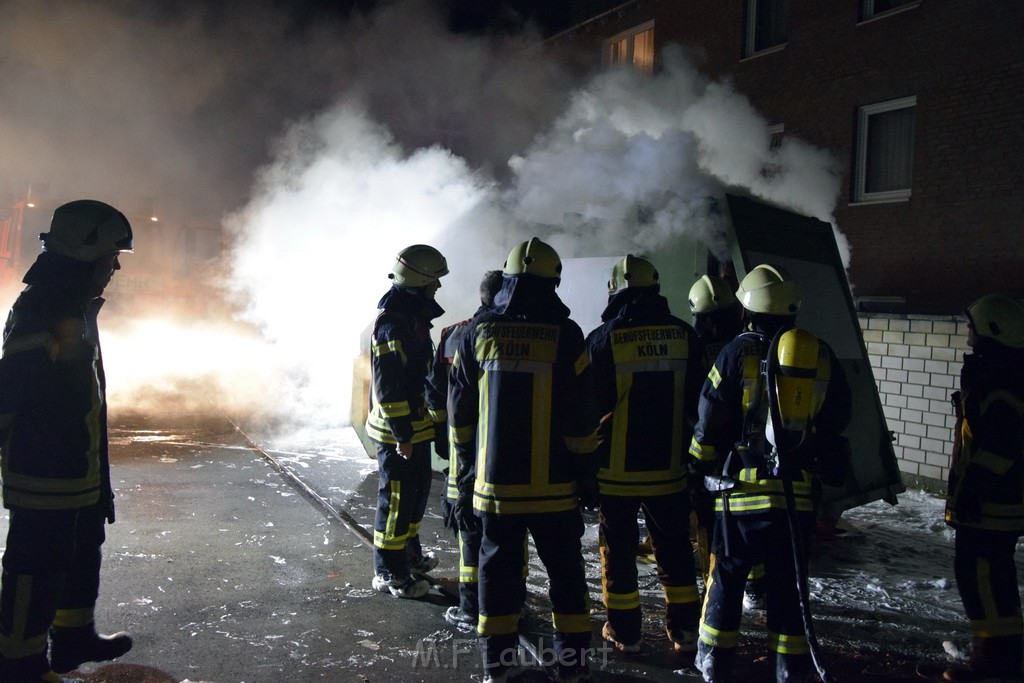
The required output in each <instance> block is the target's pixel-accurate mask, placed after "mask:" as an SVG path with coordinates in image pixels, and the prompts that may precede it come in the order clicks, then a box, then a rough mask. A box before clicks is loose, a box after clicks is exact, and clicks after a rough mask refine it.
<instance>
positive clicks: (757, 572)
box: [747, 564, 764, 581]
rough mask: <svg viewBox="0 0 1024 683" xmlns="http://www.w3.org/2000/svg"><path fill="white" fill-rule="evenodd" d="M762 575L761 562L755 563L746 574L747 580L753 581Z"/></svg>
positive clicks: (762, 566)
mask: <svg viewBox="0 0 1024 683" xmlns="http://www.w3.org/2000/svg"><path fill="white" fill-rule="evenodd" d="M763 576H764V565H763V564H755V565H754V566H753V567H751V568H750V573H749V574H747V580H748V581H753V580H755V579H760V578H762V577H763Z"/></svg>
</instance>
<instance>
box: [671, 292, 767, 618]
mask: <svg viewBox="0 0 1024 683" xmlns="http://www.w3.org/2000/svg"><path fill="white" fill-rule="evenodd" d="M687 302H688V303H689V304H690V313H692V314H693V327H694V329H696V330H697V335H698V336H699V337H700V341H701V343H702V344H704V361H705V364H706V368H705V369H706V370H710V369H711V368H712V367H713V366H714V364H715V359H716V358H718V354H719V353H720V352H721V351H722V349H723V348H725V345H726V344H728V343H729V342H731V341H732V340H733V339H735V338H736V335H737V334H739V333H740V332H741V331H742V330H743V307H742V306H740V302H739V301H738V300H737V299H736V295H735V294H734V293H733V291H732V289H730V288H729V284H728V283H727V282H726V281H725V280H723V279H722V278H720V277H716V276H713V275H704V276H702V277H701V278H700V279H699V280H697V281H696V282H694V283H693V286H692V287H690V293H689V296H688V297H687ZM690 495H691V497H692V499H693V510H694V514H693V520H692V522H691V529H692V533H693V537H694V539H695V540H696V543H697V557H698V558H699V560H700V571H701V576H703V577H704V583H705V584H707V581H708V573H709V572H710V569H711V567H710V565H709V554H710V552H711V548H710V542H709V541H710V535H711V528H712V526H713V525H714V519H715V514H714V498H713V497H712V496H709V495H707V490H706V489H704V488H703V487H701V486H694V487H692V488H691V494H690ZM766 583H767V582H766V581H765V578H764V565H761V564H757V565H754V566H753V567H752V568H751V569H750V576H748V577H747V587H746V589H745V590H744V594H743V606H744V607H749V608H751V609H764V600H765V598H764V595H765V588H766V585H765V584H766Z"/></svg>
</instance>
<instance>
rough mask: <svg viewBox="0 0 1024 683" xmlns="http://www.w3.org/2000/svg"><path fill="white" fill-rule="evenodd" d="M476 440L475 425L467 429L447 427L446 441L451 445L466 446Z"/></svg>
mask: <svg viewBox="0 0 1024 683" xmlns="http://www.w3.org/2000/svg"><path fill="white" fill-rule="evenodd" d="M475 439H476V425H469V426H468V427H454V426H452V427H449V428H448V440H449V441H451V442H452V443H457V444H467V443H473V441H474V440H475Z"/></svg>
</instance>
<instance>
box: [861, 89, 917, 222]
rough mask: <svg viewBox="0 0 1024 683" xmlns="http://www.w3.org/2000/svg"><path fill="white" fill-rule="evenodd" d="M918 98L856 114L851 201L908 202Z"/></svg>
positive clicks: (873, 107)
mask: <svg viewBox="0 0 1024 683" xmlns="http://www.w3.org/2000/svg"><path fill="white" fill-rule="evenodd" d="M916 105H917V97H914V96H912V97H904V98H901V99H898V100H890V101H889V102H880V103H878V104H872V105H869V106H866V107H861V108H860V109H859V110H858V111H857V173H856V178H855V179H854V181H855V182H854V193H853V195H854V201H861V202H870V201H880V202H884V201H902V200H906V199H909V198H910V182H911V171H912V167H913V159H914V107H915V106H916Z"/></svg>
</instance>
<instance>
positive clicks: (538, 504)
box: [473, 495, 577, 515]
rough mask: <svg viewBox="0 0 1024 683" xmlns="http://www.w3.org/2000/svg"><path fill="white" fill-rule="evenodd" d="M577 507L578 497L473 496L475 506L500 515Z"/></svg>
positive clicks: (476, 508)
mask: <svg viewBox="0 0 1024 683" xmlns="http://www.w3.org/2000/svg"><path fill="white" fill-rule="evenodd" d="M576 507H577V503H576V498H575V497H572V498H565V499H558V500H511V501H506V500H494V499H489V498H481V497H480V496H478V495H474V496H473V508H474V509H475V510H479V511H480V512H491V513H494V514H498V515H526V514H530V513H533V512H565V511H566V510H573V509H575V508H576Z"/></svg>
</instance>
